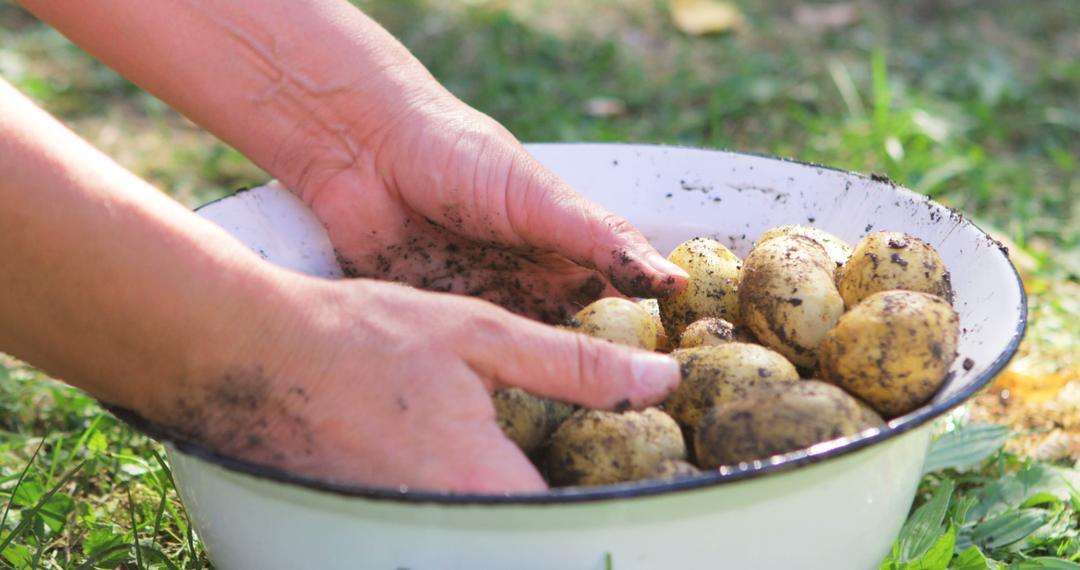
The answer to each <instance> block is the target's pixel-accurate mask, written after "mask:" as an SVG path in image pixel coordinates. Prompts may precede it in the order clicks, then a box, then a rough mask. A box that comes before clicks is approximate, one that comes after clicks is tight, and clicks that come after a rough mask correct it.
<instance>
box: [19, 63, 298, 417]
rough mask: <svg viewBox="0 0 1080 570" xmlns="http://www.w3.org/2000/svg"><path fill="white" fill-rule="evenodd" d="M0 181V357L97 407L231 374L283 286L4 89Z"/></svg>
mask: <svg viewBox="0 0 1080 570" xmlns="http://www.w3.org/2000/svg"><path fill="white" fill-rule="evenodd" d="M0 172H3V173H4V174H3V176H2V177H0V351H4V352H8V353H11V354H13V355H15V356H17V357H20V358H22V359H24V360H27V361H29V362H31V363H33V364H35V365H38V366H40V367H42V368H44V369H46V370H47V371H49V372H50V373H52V374H54V375H56V376H58V377H60V378H63V379H65V380H67V381H69V382H71V383H73V384H75V385H78V386H80V387H82V388H85V389H86V390H88V391H89V392H91V393H93V394H94V395H96V396H98V397H99V398H101V399H104V400H106V401H109V402H112V403H116V404H120V405H124V406H128V407H132V408H135V409H140V410H145V409H147V408H152V407H157V406H167V405H168V404H167V403H163V402H155V401H153V399H154V398H158V397H163V394H165V393H166V392H168V391H169V390H165V389H163V388H169V389H176V388H179V387H180V385H182V384H183V383H184V382H186V381H187V380H189V379H192V378H199V377H201V376H204V375H206V374H214V373H218V372H219V371H220V370H223V369H226V367H227V365H228V361H229V360H230V359H233V358H234V357H235V356H236V355H237V354H239V353H241V352H242V351H244V350H246V349H247V348H250V347H246V346H245V344H247V343H251V342H253V340H251V339H252V338H253V335H245V334H241V332H240V330H241V329H240V326H238V323H242V324H243V326H244V327H245V329H244V330H251V331H257V330H259V328H260V323H259V319H260V318H262V317H260V312H259V308H258V307H255V306H253V304H254V303H264V304H265V303H267V302H268V301H269V302H272V301H273V296H274V295H276V294H278V292H279V291H280V290H281V289H282V287H283V285H284V283H285V282H287V279H282V278H281V276H280V275H279V273H280V274H284V272H283V271H280V270H276V269H273V268H271V267H270V266H269V264H266V263H264V262H262V261H261V260H259V259H258V257H257V256H255V255H253V254H251V253H250V252H248V251H247V250H246V249H245V248H244V247H243V246H242V245H240V244H239V243H237V242H236V241H235V240H233V239H232V238H230V237H229V236H228V235H226V234H225V233H224V232H223V231H221V230H219V229H218V228H216V227H214V226H213V225H211V224H209V223H208V222H205V221H203V220H201V219H200V218H198V217H197V216H195V215H193V214H192V213H191V212H189V211H187V210H185V209H184V208H183V207H181V206H179V205H178V204H176V203H175V202H173V201H172V200H170V199H168V198H167V197H165V196H163V195H162V194H160V193H159V192H157V191H156V190H155V189H154V188H152V187H150V186H149V185H147V184H146V183H144V182H142V181H141V180H139V179H138V178H137V177H135V176H133V175H131V174H130V173H128V172H127V171H125V170H124V169H123V168H121V167H119V166H118V165H116V164H115V163H114V162H112V161H111V160H109V159H108V158H107V157H105V156H104V155H102V154H100V153H98V152H97V151H96V150H94V149H93V148H92V147H90V146H89V145H88V144H86V143H85V142H83V141H82V140H81V139H79V138H78V137H77V136H75V135H74V134H73V133H71V132H70V131H68V130H67V129H65V128H64V127H63V126H61V125H60V124H59V123H57V122H56V121H55V120H53V119H52V118H51V117H49V116H48V115H47V114H46V113H45V112H44V111H42V110H41V109H39V108H37V107H36V106H34V105H33V104H32V103H31V102H30V101H28V100H26V99H25V98H23V97H22V95H20V94H19V93H17V92H16V91H15V90H14V89H13V88H12V87H11V86H9V85H8V84H6V83H4V82H3V81H2V80H0ZM275 272H278V273H275ZM263 316H264V317H265V318H269V315H263Z"/></svg>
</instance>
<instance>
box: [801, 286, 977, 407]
mask: <svg viewBox="0 0 1080 570" xmlns="http://www.w3.org/2000/svg"><path fill="white" fill-rule="evenodd" d="M959 336H960V319H959V317H958V316H957V314H956V311H955V310H953V308H952V306H950V305H949V303H947V302H945V300H944V299H942V298H941V297H937V296H935V295H928V294H926V293H918V292H915V291H883V292H881V293H875V294H873V295H871V296H869V297H867V298H866V299H865V300H863V301H862V302H861V303H859V304H858V305H855V307H853V308H852V309H851V310H850V311H848V312H847V313H846V314H845V315H844V316H843V317H841V318H840V322H839V323H837V325H836V328H834V329H833V330H832V331H830V332H829V334H828V336H826V337H825V341H824V342H823V343H822V344H821V357H820V372H821V376H822V377H823V378H824V379H825V380H828V381H830V382H833V383H834V384H836V385H838V386H840V387H841V388H844V389H845V390H847V391H848V392H851V393H852V394H854V395H856V396H858V397H859V398H862V399H863V400H865V401H866V402H867V403H869V404H870V405H871V406H873V408H874V409H875V410H877V411H878V412H880V413H881V414H882V415H884V416H887V417H893V416H898V415H901V414H905V413H907V412H910V411H911V410H914V409H915V408H917V407H919V406H920V405H921V404H922V403H923V402H926V401H927V400H928V399H930V397H931V396H933V395H934V393H935V392H937V390H938V388H940V387H941V385H942V383H944V382H945V374H946V372H948V370H949V366H950V365H951V364H952V361H953V359H955V358H956V346H957V342H958V339H959Z"/></svg>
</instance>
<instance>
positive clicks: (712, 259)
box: [660, 237, 742, 341]
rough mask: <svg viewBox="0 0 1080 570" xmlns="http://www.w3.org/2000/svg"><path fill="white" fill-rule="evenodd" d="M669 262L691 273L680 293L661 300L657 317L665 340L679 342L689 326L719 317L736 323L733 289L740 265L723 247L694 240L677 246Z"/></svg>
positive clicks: (714, 242) (736, 310)
mask: <svg viewBox="0 0 1080 570" xmlns="http://www.w3.org/2000/svg"><path fill="white" fill-rule="evenodd" d="M668 260H669V261H671V262H672V263H674V264H675V265H678V266H679V267H681V268H683V270H685V271H686V272H687V273H688V274H690V281H689V283H687V285H686V288H685V289H683V290H682V292H680V293H675V294H673V295H669V296H667V297H665V298H663V299H660V317H661V318H662V319H663V321H664V328H665V329H666V330H667V334H668V338H670V339H672V340H673V341H678V339H679V338H680V337H681V336H682V333H683V330H685V329H686V327H687V326H689V325H690V323H692V322H694V321H697V320H700V319H703V318H705V317H719V318H722V319H726V320H727V321H729V322H732V323H735V324H738V319H739V314H738V313H739V311H738V305H737V302H738V300H737V297H736V287H737V286H738V282H739V268H740V267H741V266H742V262H740V261H739V258H738V257H737V256H736V255H735V254H734V253H731V252H730V251H729V250H728V248H726V247H724V244H722V243H720V242H718V241H716V240H713V239H709V238H700V237H698V238H694V239H692V240H689V241H685V242H683V243H682V244H680V245H679V247H676V248H675V250H674V251H672V252H671V255H668Z"/></svg>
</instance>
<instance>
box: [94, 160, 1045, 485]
mask: <svg viewBox="0 0 1080 570" xmlns="http://www.w3.org/2000/svg"><path fill="white" fill-rule="evenodd" d="M571 145H582V146H609V147H623V148H633V147H638V148H641V147H646V148H664V149H679V150H696V151H705V152H721V153H727V154H732V155H743V156H751V157H755V158H765V159H769V160H779V161H781V162H786V163H791V164H798V165H802V166H810V167H814V168H822V169H827V170H832V171H835V172H839V173H841V174H844V175H847V176H854V177H857V178H862V179H865V180H870V181H873V182H876V183H886V184H891V185H892V186H894V187H895V188H896V189H897V190H899V191H901V192H906V193H908V194H909V195H911V196H912V197H913V198H918V199H925V200H927V201H928V202H930V203H931V204H933V205H935V206H938V207H940V208H946V207H945V206H943V205H941V204H939V203H938V202H935V201H933V200H931V199H930V198H928V197H925V196H923V195H921V194H917V193H915V192H914V191H912V190H910V189H908V188H906V187H903V186H900V185H898V184H896V183H894V182H892V181H891V180H889V179H888V178H887V177H884V176H881V175H878V174H872V175H870V176H867V175H865V174H861V173H858V172H852V171H849V170H844V169H841V168H837V167H833V166H828V165H823V164H816V163H812V162H807V161H801V160H796V159H792V158H785V157H779V156H773V155H768V154H758V153H752V152H739V151H731V150H726V149H718V148H701V147H689V146H679V145H657V144H625V143H590V142H576V143H531V144H528V145H526V146H527V147H544V146H571ZM246 190H248V189H241V190H238V191H237V192H234V193H232V194H230V195H228V196H224V197H222V198H219V199H217V200H213V201H211V202H207V203H206V204H203V205H201V206H199V207H198V208H196V209H195V211H196V212H197V211H199V210H201V209H203V208H206V207H207V206H210V205H211V204H214V203H217V202H219V201H221V200H225V199H228V198H231V197H234V196H236V195H237V194H239V193H241V192H244V191H246ZM946 209H947V208H946ZM964 219H965V221H966V222H967V223H969V224H971V225H972V226H973V227H974V228H975V229H977V230H978V231H980V232H982V233H983V234H984V235H986V236H987V237H989V234H987V232H986V231H985V230H983V229H982V228H980V227H979V226H978V225H976V224H975V223H974V222H973V221H971V220H970V219H968V218H964ZM990 239H993V238H990ZM999 251H1000V253H1001V255H1003V256H1005V261H1006V263H1008V265H1009V267H1010V268H1011V269H1012V272H1013V276H1014V278H1015V279H1016V285H1017V290H1018V291H1019V293H1020V306H1019V309H1020V318H1019V320H1018V322H1017V324H1016V328H1015V330H1014V334H1013V336H1012V338H1011V340H1010V341H1009V344H1008V345H1007V346H1006V348H1005V350H1004V351H1003V352H1002V353H1001V354H999V355H998V357H997V358H996V359H995V360H994V361H993V362H992V363H991V364H990V366H989V367H988V368H987V369H986V370H985V371H984V372H983V373H982V374H980V375H979V376H978V377H976V378H975V379H974V380H973V381H972V382H971V383H970V384H968V386H966V387H965V388H964V389H963V390H960V391H959V392H957V393H956V394H953V395H952V396H951V397H949V398H947V399H945V400H943V401H941V402H938V403H934V404H931V405H923V406H921V407H920V408H918V409H916V410H914V411H912V412H909V413H908V414H906V415H903V416H900V417H898V418H895V419H893V420H891V421H890V422H888V424H887V425H886V427H884V428H875V429H872V430H867V431H864V432H862V433H861V434H858V435H855V436H851V437H846V438H840V439H836V440H831V441H829V442H823V443H821V444H818V445H815V446H812V447H810V448H808V449H802V450H799V451H793V452H789V453H786V454H783V455H775V456H772V457H771V458H769V459H765V460H756V461H752V462H747V463H740V464H739V465H736V466H723V467H720V468H719V469H716V470H713V471H705V472H703V473H701V474H700V475H696V476H693V477H686V478H680V479H672V480H661V481H645V482H632V483H621V484H614V485H602V486H596V487H566V488H556V489H551V490H549V491H546V492H543V493H521V494H513V493H507V494H499V495H496V494H479V493H451V492H439V491H426V490H412V489H408V488H407V487H405V486H402V487H400V488H388V487H376V486H366V485H360V484H352V483H342V482H335V481H328V480H322V479H317V478H315V477H309V476H305V475H298V474H295V473H289V472H287V471H284V470H282V469H278V468H275V467H270V466H266V465H261V464H258V463H254V462H250V461H246V460H243V459H238V458H235V457H231V456H229V455H226V454H223V453H219V452H217V451H214V450H213V449H211V448H209V447H207V446H206V445H205V444H202V443H200V442H198V441H196V440H194V439H192V438H191V437H189V436H187V435H185V434H182V433H179V432H177V431H176V430H173V429H170V428H167V427H165V426H161V425H158V424H156V423H154V422H152V421H150V420H147V419H145V418H143V417H141V416H140V415H138V414H137V413H135V412H134V411H132V410H128V409H124V408H119V407H116V406H110V405H108V404H104V407H105V408H106V409H107V410H108V411H109V412H111V413H112V414H113V415H114V416H116V417H117V418H119V419H121V420H123V421H124V422H126V423H128V424H130V425H131V426H132V427H134V428H135V429H137V430H139V431H142V432H144V433H146V434H147V435H149V436H150V437H153V438H154V439H157V440H158V441H161V442H163V443H166V444H168V445H170V446H172V447H173V448H175V449H176V450H177V451H179V452H180V453H183V454H185V455H189V456H192V457H195V458H198V459H200V460H203V461H206V462H208V463H211V464H214V465H217V466H219V467H222V468H224V469H226V470H228V471H233V472H238V473H241V474H244V475H248V476H251V477H254V478H256V479H263V480H269V481H272V482H275V483H281V484H285V485H288V486H292V487H301V488H304V489H306V490H309V491H319V492H324V493H331V494H334V495H339V496H345V497H355V498H363V499H374V500H381V501H392V502H400V503H435V504H440V505H553V504H569V503H585V502H595V501H608V500H617V499H634V498H640V497H649V496H654V495H663V494H668V493H673V492H678V491H688V490H695V489H703V488H707V487H715V486H718V485H723V484H726V483H734V482H737V481H743V480H748V479H754V478H758V477H763V476H766V475H771V474H775V473H781V472H786V471H791V470H794V469H798V468H801V467H806V466H809V465H813V464H816V463H819V462H821V461H825V460H828V459H832V458H836V457H842V456H845V455H849V454H852V453H855V452H857V451H860V450H863V449H865V448H868V447H870V446H872V445H874V444H876V443H879V442H882V441H885V440H887V439H891V438H894V437H897V436H899V435H901V434H903V433H906V432H909V431H912V430H914V429H915V428H918V427H920V426H922V425H924V424H926V423H927V422H929V421H930V420H933V419H935V418H938V417H940V416H942V415H944V414H945V413H947V412H948V411H949V410H951V409H953V408H955V407H956V406H959V405H960V404H962V403H963V402H964V401H966V400H967V399H969V398H970V397H971V396H973V395H974V394H975V393H976V392H978V391H979V390H981V389H982V388H983V387H985V386H986V385H987V384H989V383H990V381H991V380H992V379H993V378H994V377H996V376H997V375H998V374H999V373H1000V372H1001V371H1002V370H1003V369H1004V368H1005V366H1006V365H1007V364H1008V363H1009V361H1010V360H1011V359H1012V358H1013V356H1014V355H1015V353H1016V351H1017V349H1018V348H1019V346H1020V342H1021V340H1022V339H1023V337H1024V333H1025V331H1026V329H1027V313H1028V300H1027V293H1026V291H1025V290H1024V286H1023V281H1022V280H1021V278H1020V275H1019V273H1017V271H1016V267H1015V266H1014V265H1013V264H1012V262H1011V260H1009V257H1008V250H1007V249H1006V248H1005V247H1004V246H1000V247H999Z"/></svg>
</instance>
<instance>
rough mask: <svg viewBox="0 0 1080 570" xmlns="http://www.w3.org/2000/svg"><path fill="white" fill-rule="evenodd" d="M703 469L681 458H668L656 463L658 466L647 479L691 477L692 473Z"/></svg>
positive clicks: (695, 473)
mask: <svg viewBox="0 0 1080 570" xmlns="http://www.w3.org/2000/svg"><path fill="white" fill-rule="evenodd" d="M700 473H701V470H700V469H698V468H697V467H694V465H693V464H691V463H687V462H686V461H682V460H680V459H666V460H664V461H661V462H660V463H657V464H656V468H655V469H653V470H652V471H651V472H650V473H649V474H648V475H646V476H645V478H646V479H681V478H683V477H690V476H692V475H698V474H700Z"/></svg>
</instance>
